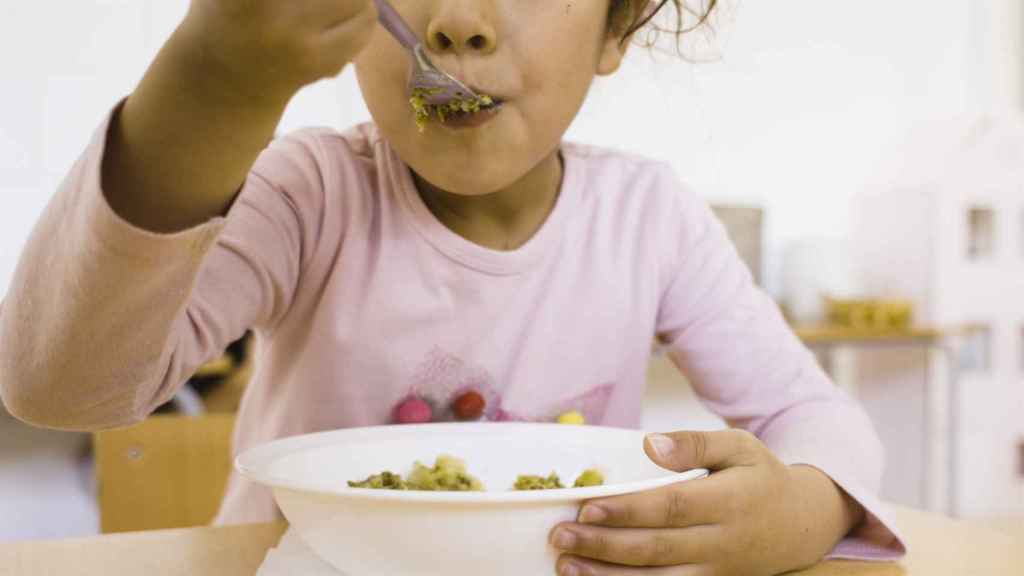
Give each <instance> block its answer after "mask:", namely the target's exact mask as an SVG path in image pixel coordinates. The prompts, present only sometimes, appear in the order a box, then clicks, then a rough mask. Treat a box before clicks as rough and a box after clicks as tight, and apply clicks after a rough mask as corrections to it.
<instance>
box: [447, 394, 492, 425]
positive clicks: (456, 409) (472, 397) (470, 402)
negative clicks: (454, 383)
mask: <svg viewBox="0 0 1024 576" xmlns="http://www.w3.org/2000/svg"><path fill="white" fill-rule="evenodd" d="M486 407H487V401H486V400H484V397H483V395H481V394H480V393H479V392H477V391H476V390H469V391H467V392H463V393H462V394H461V395H459V397H458V398H456V399H455V401H454V402H452V413H454V414H455V418H457V419H459V420H476V419H478V418H480V417H481V416H483V414H484V408H486Z"/></svg>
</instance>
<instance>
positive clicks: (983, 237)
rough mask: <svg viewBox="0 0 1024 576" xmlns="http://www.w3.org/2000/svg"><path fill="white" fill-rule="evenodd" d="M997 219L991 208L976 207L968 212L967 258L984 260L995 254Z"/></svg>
mask: <svg viewBox="0 0 1024 576" xmlns="http://www.w3.org/2000/svg"><path fill="white" fill-rule="evenodd" d="M995 221H996V217H995V212H993V211H992V209H991V208H982V207H974V208H971V209H970V210H969V211H968V212H967V257H968V258H969V259H971V260H983V259H988V258H991V257H992V254H993V253H994V252H995V240H996V222H995Z"/></svg>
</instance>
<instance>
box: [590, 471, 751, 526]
mask: <svg viewBox="0 0 1024 576" xmlns="http://www.w3.org/2000/svg"><path fill="white" fill-rule="evenodd" d="M739 472H742V471H741V470H736V471H733V470H725V471H722V472H716V473H714V474H712V475H711V476H708V477H706V478H699V479H697V480H690V481H687V482H681V483H679V484H672V485H669V486H664V487H662V488H657V489H655V490H648V491H646V492H637V493H635V494H625V495H623V496H613V497H611V498H600V499H595V500H591V501H589V502H586V503H585V504H584V505H583V506H582V507H581V508H580V514H579V518H578V522H579V523H582V524H592V525H599V526H608V527H615V528H686V527H688V526H699V525H702V524H716V523H718V522H719V521H720V520H722V518H724V517H725V515H726V513H727V512H728V511H729V510H730V507H731V506H732V504H733V503H732V500H734V499H735V494H736V492H735V489H736V482H735V481H734V478H733V477H734V476H735V475H736V474H737V473H739Z"/></svg>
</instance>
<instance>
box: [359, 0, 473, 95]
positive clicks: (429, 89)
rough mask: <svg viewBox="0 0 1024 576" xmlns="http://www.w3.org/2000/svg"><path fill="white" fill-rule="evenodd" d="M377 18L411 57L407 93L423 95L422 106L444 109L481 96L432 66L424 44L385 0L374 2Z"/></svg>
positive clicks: (375, 0)
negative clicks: (410, 76)
mask: <svg viewBox="0 0 1024 576" xmlns="http://www.w3.org/2000/svg"><path fill="white" fill-rule="evenodd" d="M374 3H375V4H376V5H377V13H378V19H379V20H380V23H381V25H382V26H384V28H385V29H387V31H388V32H390V33H391V35H392V36H394V37H395V39H396V40H398V43H399V44H401V45H402V46H404V47H405V48H406V49H407V50H408V51H409V55H410V56H411V57H412V62H413V67H412V78H410V79H409V94H410V95H413V94H414V93H416V92H419V93H420V94H422V97H423V100H424V102H425V103H427V104H430V105H432V106H439V107H440V106H447V105H448V104H449V103H451V102H453V101H476V100H479V99H480V96H479V95H478V94H477V93H476V92H474V91H473V90H471V89H470V88H469V87H468V86H466V85H465V84H463V83H462V82H459V81H458V80H456V79H455V78H454V77H453V76H451V75H450V74H446V73H445V72H442V71H441V70H439V69H438V68H437V66H434V63H433V62H431V61H430V58H428V57H427V53H426V50H425V49H424V48H423V42H421V41H420V39H419V37H417V36H416V33H415V32H413V31H412V29H411V28H409V25H408V24H406V22H405V20H403V19H402V17H401V15H399V14H398V12H397V11H396V10H395V8H394V7H393V6H392V5H391V3H390V2H388V0H374Z"/></svg>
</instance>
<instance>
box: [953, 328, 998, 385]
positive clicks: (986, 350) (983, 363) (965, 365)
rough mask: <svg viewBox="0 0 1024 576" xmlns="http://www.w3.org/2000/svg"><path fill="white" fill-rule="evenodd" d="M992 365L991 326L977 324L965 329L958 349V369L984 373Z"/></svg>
mask: <svg viewBox="0 0 1024 576" xmlns="http://www.w3.org/2000/svg"><path fill="white" fill-rule="evenodd" d="M991 367H992V328H990V327H988V326H984V325H981V324H977V325H974V326H969V327H967V328H966V329H965V332H964V340H963V347H962V348H961V349H960V370H961V371H963V372H970V373H985V372H988V371H989V370H990V369H991Z"/></svg>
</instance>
